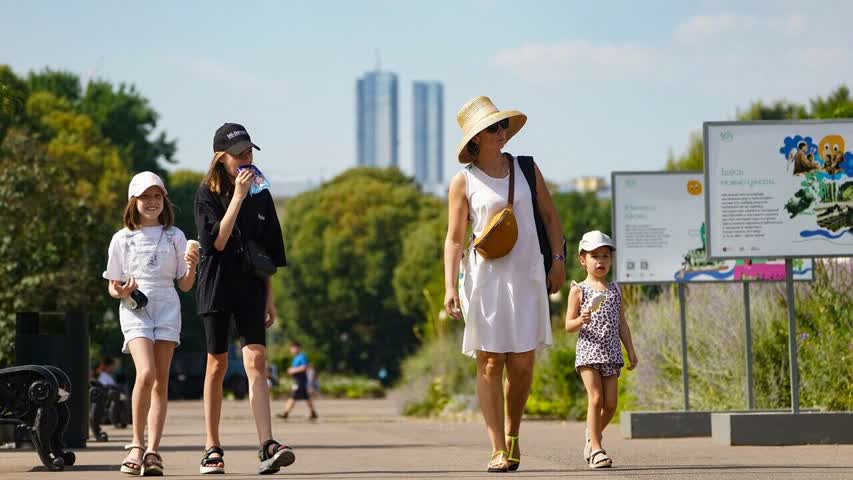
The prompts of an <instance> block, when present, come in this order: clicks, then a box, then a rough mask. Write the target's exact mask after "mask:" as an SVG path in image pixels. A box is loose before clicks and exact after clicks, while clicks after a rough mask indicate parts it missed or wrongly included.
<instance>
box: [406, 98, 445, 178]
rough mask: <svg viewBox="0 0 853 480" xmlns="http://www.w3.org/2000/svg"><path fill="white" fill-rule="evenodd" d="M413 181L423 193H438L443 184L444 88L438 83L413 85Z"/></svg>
mask: <svg viewBox="0 0 853 480" xmlns="http://www.w3.org/2000/svg"><path fill="white" fill-rule="evenodd" d="M412 92H413V94H412V96H413V100H414V108H413V112H414V118H413V122H412V126H413V129H414V131H413V132H414V142H413V144H414V158H415V180H416V181H417V182H418V183H420V184H421V185H422V186H423V187H424V189H425V190H427V191H435V190H437V189H439V190H440V189H441V184H442V182H443V181H444V155H443V150H444V143H443V135H444V127H443V122H442V118H443V117H444V86H443V85H442V84H441V83H440V82H414V84H413V85H412Z"/></svg>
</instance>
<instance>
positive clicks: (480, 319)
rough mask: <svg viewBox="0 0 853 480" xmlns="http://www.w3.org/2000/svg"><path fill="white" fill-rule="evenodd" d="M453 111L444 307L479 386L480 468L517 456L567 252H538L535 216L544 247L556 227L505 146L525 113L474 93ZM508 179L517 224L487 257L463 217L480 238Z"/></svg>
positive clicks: (495, 467) (531, 172)
mask: <svg viewBox="0 0 853 480" xmlns="http://www.w3.org/2000/svg"><path fill="white" fill-rule="evenodd" d="M457 119H458V121H459V126H461V127H462V129H463V132H464V133H463V138H462V141H461V142H460V143H459V146H458V148H457V154H458V157H459V162H460V163H462V164H467V166H466V167H465V168H464V169H463V170H462V171H461V172H460V173H459V174H457V175H456V176H455V177H453V180H452V181H451V183H450V192H449V199H448V206H449V216H448V227H447V238H446V240H445V244H444V271H445V297H444V306H445V309H446V310H447V313H448V314H450V315H451V316H453V317H454V318H464V320H465V336H464V339H463V341H462V352H463V353H465V354H466V355H470V356H472V357H476V359H477V393H478V395H479V398H480V407H481V409H482V411H483V418H484V420H485V422H486V429H487V431H488V433H489V437H490V439H491V443H492V455H491V459H490V461H489V463H488V465H487V470H488V471H489V472H506V471H508V470H516V469H518V468H519V465H520V464H521V449H520V447H519V440H518V436H519V428H520V427H521V415H522V413H523V411H524V405H525V403H527V396H528V394H529V392H530V384H531V381H532V379H533V363H534V359H535V353H536V350H537V349H539V348H542V347H545V346H547V345H550V344H551V323H550V313H549V311H548V293H549V292H550V293H554V292H558V291H559V290H560V288H561V287H562V285H563V283H564V282H565V279H566V272H565V266H564V262H565V254H562V255H561V254H556V255H551V254H548V257H550V258H545V257H544V256H543V251H544V245H543V243H540V235H539V234H538V233H537V223H538V224H539V225H543V227H542V239H541V241H542V242H546V243H545V245H547V246H550V249H551V252H561V251H562V250H563V227H562V225H561V224H560V219H559V217H558V215H557V210H556V208H554V203H553V201H552V200H551V196H550V194H549V193H548V189H547V188H546V186H545V181H544V180H543V178H542V174H541V173H540V172H539V169H538V168H537V167H536V165H535V164H534V163H533V159H532V158H531V157H518V158H516V157H513V156H512V155H510V154H508V153H504V152H502V149H503V148H504V146H505V145H506V143H507V142H508V141H509V140H510V138H512V137H513V135H515V134H516V133H518V131H519V130H520V129H521V127H522V126H523V125H524V123H525V121H526V120H527V117H526V116H525V115H524V114H523V113H521V112H517V111H514V110H510V111H500V110H498V109H497V107H495V105H494V104H493V103H492V101H491V100H489V99H488V98H487V97H477V98H475V99H473V100H471V101H470V102H468V103H466V104H465V105H464V106H463V107H462V109H461V110H460V111H459V113H458V115H457ZM528 179H529V180H528ZM510 182H513V183H512V188H513V190H512V191H513V211H514V215H515V219H516V224H517V227H518V239H517V241H516V242H515V244H514V246H513V247H512V250H511V251H510V252H509V253H508V254H507V255H505V256H503V257H500V258H493V259H486V258H483V257H482V256H481V255H479V254H477V253H476V252H475V250H474V249H473V248H468V249H467V250H466V249H465V247H464V243H465V230H466V226H467V223H468V222H469V221H470V222H471V224H472V225H471V228H472V230H473V233H474V236H476V237H481V236H482V235H483V232H484V230H485V229H486V226H487V225H488V224H489V222H490V221H491V220H492V218H493V217H494V216H495V215H496V214H497V213H498V212H500V211H501V210H502V209H503V208H505V207H506V206H507V204H508V202H509V191H510ZM534 191H535V196H534ZM463 254H464V257H463ZM460 259H461V264H462V265H461V271H460ZM545 260H547V262H546V261H545ZM546 264H547V265H548V267H547V269H546ZM460 273H461V277H462V278H461V281H460V278H459V277H460ZM504 369H506V374H507V381H506V388H504V384H503V371H504Z"/></svg>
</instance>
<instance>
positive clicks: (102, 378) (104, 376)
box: [97, 355, 117, 387]
mask: <svg viewBox="0 0 853 480" xmlns="http://www.w3.org/2000/svg"><path fill="white" fill-rule="evenodd" d="M116 368H117V367H116V360H115V358H113V357H111V356H109V355H104V357H103V358H102V359H101V364H100V365H98V372H99V373H98V379H97V380H98V381H99V382H101V385H103V386H105V387H106V386H108V385H115V384H116V380H115V377H114V375H115V371H116Z"/></svg>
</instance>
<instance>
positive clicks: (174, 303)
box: [119, 286, 181, 353]
mask: <svg viewBox="0 0 853 480" xmlns="http://www.w3.org/2000/svg"><path fill="white" fill-rule="evenodd" d="M139 290H140V291H142V293H144V294H145V296H146V297H148V305H146V306H145V307H144V308H141V309H139V310H129V309H128V308H127V307H126V306H125V303H124V301H122V302H121V304H120V306H119V322H120V323H121V333H123V334H124V345H122V348H121V351H122V352H123V353H130V350H128V348H127V344H128V342H130V341H131V340H133V339H134V338H139V337H143V338H147V339H149V340H151V341H152V342H155V341H157V340H166V341H170V342H175V343H177V344H178V345H180V343H181V301H180V299H179V298H178V292H176V291H175V287H172V286H169V287H145V286H140V288H139Z"/></svg>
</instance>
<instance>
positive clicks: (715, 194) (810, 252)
mask: <svg viewBox="0 0 853 480" xmlns="http://www.w3.org/2000/svg"><path fill="white" fill-rule="evenodd" d="M757 125H761V126H768V127H780V126H790V127H793V128H791V129H790V131H789V132H787V135H795V136H794V137H788V136H786V135H784V134H783V136H782V137H781V138H780V139H779V140H780V142H785V143H787V140H789V139H795V138H796V137H797V136H801V135H805V136H808V137H811V138H812V139H813V140H816V139H819V138H821V137H823V138H826V137H827V136H829V135H831V134H838V135H840V134H839V130H829V131H826V130H823V131H822V132H821V133H816V132H815V131H816V130H817V129H816V127H826V126H833V125H838V126H843V127H844V133H845V135H844V136H843V137H844V139H845V142H850V143H849V144H848V145H845V148H844V149H843V150H844V152H843V153H844V154H845V155H846V154H847V153H849V152H850V151H853V120H778V121H777V120H772V121H771V120H767V121H744V122H704V123H703V128H702V130H703V140H704V154H705V157H704V158H705V218H706V229H707V247H708V258H709V259H710V260H738V259H746V258H755V257H761V258H791V259H795V258H804V257H809V258H833V257H850V256H853V244H850V246H849V248H848V247H847V245H846V244H841V245H840V246H838V247H834V248H832V249H821V248H820V247H821V246H824V247H826V245H828V244H832V245H834V244H833V243H830V239H827V240H826V241H823V242H820V241H808V240H804V241H802V242H801V243H802V244H803V245H808V246H807V247H806V246H804V247H801V248H800V249H796V248H791V246H792V245H793V243H792V242H787V243H784V246H782V247H773V246H770V247H769V248H767V249H765V250H762V251H755V252H753V253H750V252H744V253H740V251H739V250H738V251H735V249H734V248H733V249H732V251H731V252H725V251H718V248H720V247H718V244H719V243H721V242H720V241H719V240H720V239H719V238H717V232H718V227H720V225H717V224H716V219H715V216H714V215H715V213H717V212H716V210H713V211H712V205H713V207H714V208H720V205H721V204H722V202H721V200H720V194H719V190H720V188H719V185H717V184H716V183H712V182H715V180H716V179H717V178H718V177H716V176H714V177H713V178H712V173H711V172H717V171H718V170H719V169H722V168H725V167H724V166H720V165H719V164H718V163H715V162H717V160H716V159H715V157H714V155H715V154H712V150H713V148H712V140H711V139H712V137H713V134H716V133H718V132H717V131H716V130H717V129H718V128H720V127H722V128H725V127H729V128H728V129H726V130H724V131H723V132H719V133H720V134H721V137H720V139H719V140H717V139H716V138H714V139H713V141H714V142H723V141H724V140H723V138H722V135H725V134H726V133H727V132H728V134H729V135H734V133H733V132H732V130H733V129H735V128H737V127H740V126H757ZM797 127H800V128H802V129H805V131H798V130H797ZM712 129H714V132H712V131H711V130H712ZM712 133H713V134H712ZM729 138H733V137H729ZM802 138H803V139H805V137H802ZM729 141H731V140H729ZM809 143H811V142H809ZM715 145H716V144H715ZM780 153H781V152H780ZM768 155H770V152H768ZM845 158H846V157H845ZM821 160H822V159H821ZM780 161H782V160H780ZM845 161H846V160H845ZM851 161H853V160H851ZM818 163H820V162H818ZM795 171H796V170H795ZM786 174H788V173H787V172H786ZM789 175H795V174H793V173H791V174H789ZM847 178H849V177H847ZM771 180H772V178H771ZM840 180H844V182H842V183H843V185H842V188H844V187H846V184H847V183H848V182H850V180H845V177H844V176H842V177H841V178H840ZM833 181H834V182H837V181H838V180H833ZM836 185H838V184H837V183H836ZM712 198H713V200H712ZM841 203H844V202H841ZM841 208H844V207H843V206H842V207H841ZM782 216H784V217H787V214H785V213H783V214H782ZM816 221H817V220H816ZM721 223H722V222H721ZM816 227H817V228H816V230H815V231H817V230H824V231H828V230H826V229H825V228H823V227H822V226H819V225H816ZM806 233H808V232H806V231H802V232H798V234H800V235H801V236H803V237H804V238H806V237H805V235H804V234H806ZM841 235H842V237H841V238H844V239H845V240H846V237H844V235H851V236H853V230H851V233H842V234H841ZM792 236H793V234H792ZM723 248H725V247H723ZM806 250H807V251H806Z"/></svg>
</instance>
